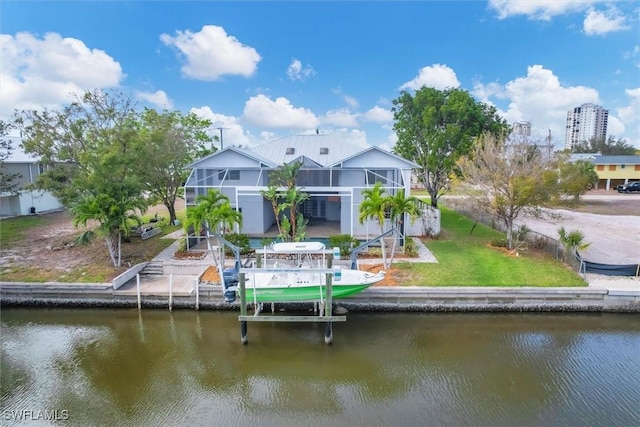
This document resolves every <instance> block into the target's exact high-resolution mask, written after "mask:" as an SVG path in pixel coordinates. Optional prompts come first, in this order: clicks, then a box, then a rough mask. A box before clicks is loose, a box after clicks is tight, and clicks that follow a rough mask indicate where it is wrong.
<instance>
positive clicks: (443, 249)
mask: <svg viewBox="0 0 640 427" xmlns="http://www.w3.org/2000/svg"><path fill="white" fill-rule="evenodd" d="M441 212H442V230H443V231H442V233H441V236H440V237H439V238H438V239H424V240H423V242H424V243H425V245H426V246H427V247H428V248H429V250H430V251H431V252H432V253H433V254H434V256H435V257H436V259H437V260H438V263H437V264H431V263H415V264H414V263H403V262H396V263H394V267H396V268H397V269H398V270H396V271H397V274H398V276H400V277H399V279H400V280H398V281H399V282H400V283H402V284H404V285H424V286H538V287H558V286H585V285H586V283H585V282H584V281H583V280H582V278H581V277H580V276H579V275H578V274H576V273H575V272H574V271H573V270H571V269H570V268H569V267H567V266H566V265H564V264H562V263H560V262H559V261H557V260H555V259H554V258H553V257H551V256H550V255H547V254H544V253H540V252H534V251H525V252H522V253H521V256H517V257H516V256H514V255H511V254H509V253H508V252H507V251H505V250H504V248H495V247H492V246H491V245H490V242H491V240H492V239H494V238H496V237H504V236H503V235H502V233H500V232H497V231H495V230H492V229H491V228H489V227H486V226H483V225H481V224H478V225H477V226H476V227H475V229H474V231H473V233H472V234H470V230H471V228H472V226H473V222H472V221H470V220H469V219H467V218H466V217H463V216H461V215H460V214H458V213H456V212H454V211H451V210H448V209H446V208H441ZM183 214H184V213H183V212H181V215H180V216H181V217H182V216H183ZM147 220H148V219H147ZM48 221H49V218H48V217H47V216H44V217H36V216H27V217H21V218H14V219H11V220H3V221H2V224H1V226H0V243H1V244H2V247H3V250H4V249H6V248H7V247H11V246H13V243H14V242H16V243H18V242H20V241H22V240H23V239H24V238H25V236H27V235H28V233H29V230H30V229H33V228H34V227H41V226H46V223H47V222H48ZM178 228H179V227H173V226H166V225H164V226H162V229H163V233H162V235H164V234H167V233H169V232H171V231H174V230H176V229H178ZM171 242H172V241H171V240H168V239H160V236H156V237H153V238H151V239H149V240H144V241H143V240H141V239H139V238H133V239H131V242H130V243H125V244H124V245H123V248H122V249H123V267H122V268H121V269H119V270H115V269H114V268H113V267H112V266H111V264H110V260H109V258H108V253H107V252H106V248H105V247H104V244H103V242H102V241H97V242H95V243H94V244H92V245H90V247H83V248H80V247H74V248H71V249H69V250H67V251H53V252H52V251H48V252H41V254H43V253H44V254H46V255H43V256H47V257H48V258H49V257H54V258H55V257H56V256H60V255H63V254H64V253H65V252H72V253H77V255H78V258H88V261H87V262H81V263H78V264H74V266H73V267H72V266H70V265H69V266H68V267H70V268H64V269H62V270H61V269H60V268H59V267H60V265H56V262H55V261H54V260H53V259H49V264H50V267H49V268H47V267H46V266H45V265H43V264H44V263H36V265H34V263H29V264H26V265H25V264H24V263H22V264H21V265H14V266H12V267H8V266H7V265H6V264H5V265H4V266H3V269H2V270H3V271H2V274H0V276H1V277H2V280H8V281H35V282H39V281H43V282H44V281H62V282H75V281H78V282H105V281H108V280H111V279H112V278H113V277H115V275H117V274H119V273H121V272H122V271H124V270H125V269H126V268H127V267H126V266H127V265H133V264H135V263H138V262H142V261H147V260H150V259H151V258H153V257H154V256H155V255H156V254H157V253H159V252H160V251H161V250H162V249H164V248H165V247H166V246H168V245H169V244H170V243H171ZM18 244H19V243H18ZM75 251H81V252H82V255H80V253H78V252H75ZM72 253H71V254H69V255H72ZM32 255H34V256H35V255H36V254H32ZM87 255H89V256H87ZM59 264H62V263H59ZM56 267H58V268H56Z"/></svg>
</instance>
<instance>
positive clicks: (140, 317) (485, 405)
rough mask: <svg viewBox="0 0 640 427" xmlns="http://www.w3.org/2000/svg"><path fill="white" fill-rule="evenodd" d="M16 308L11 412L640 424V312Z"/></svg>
mask: <svg viewBox="0 0 640 427" xmlns="http://www.w3.org/2000/svg"><path fill="white" fill-rule="evenodd" d="M237 315H238V313H237V312H217V311H200V312H195V311H190V310H176V311H174V312H173V313H170V312H168V311H165V310H143V311H142V312H138V311H137V310H129V309H120V310H110V309H22V308H20V309H18V308H3V309H2V312H1V314H0V316H1V321H2V323H1V325H2V326H1V331H0V332H1V343H2V360H1V365H0V366H1V370H0V382H1V386H2V387H1V393H2V396H1V409H2V421H1V422H0V425H3V426H5V425H6V426H11V425H37V426H43V425H53V424H55V425H76V426H92V425H100V426H102V425H110V426H111V425H118V426H181V425H185V426H187V425H188V426H235V425H241V426H245V425H247V426H248V425H261V426H272V425H277V426H300V425H304V426H308V425H312V426H314V425H326V426H341V425H345V426H376V425H379V426H389V425H402V426H405V425H406V426H408V425H412V426H413V425H431V426H440V425H455V426H463V425H467V426H555V425H558V426H585V425H588V426H638V425H640V316H638V315H631V314H627V315H622V314H618V315H616V314H562V315H561V314H557V315H556V314H430V313H411V314H389V313H375V314H371V313H368V314H362V313H349V314H348V315H347V321H346V322H344V323H336V324H334V331H333V332H334V343H333V345H330V346H329V345H325V344H324V328H323V325H322V324H309V323H299V324H289V323H250V324H249V331H248V338H249V344H248V345H246V346H243V345H242V344H241V343H240V326H239V323H238V321H237Z"/></svg>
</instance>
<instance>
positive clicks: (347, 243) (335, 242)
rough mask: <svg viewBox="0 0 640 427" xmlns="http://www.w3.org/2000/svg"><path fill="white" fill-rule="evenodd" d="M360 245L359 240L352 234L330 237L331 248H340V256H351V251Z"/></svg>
mask: <svg viewBox="0 0 640 427" xmlns="http://www.w3.org/2000/svg"><path fill="white" fill-rule="evenodd" d="M359 244H360V242H359V241H358V239H356V238H355V237H353V236H352V235H350V234H336V235H335V236H329V246H330V247H332V248H335V247H338V248H340V256H345V257H346V256H349V254H350V253H351V249H353V248H354V247H355V246H358V245H359Z"/></svg>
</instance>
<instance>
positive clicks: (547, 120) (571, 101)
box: [473, 65, 599, 146]
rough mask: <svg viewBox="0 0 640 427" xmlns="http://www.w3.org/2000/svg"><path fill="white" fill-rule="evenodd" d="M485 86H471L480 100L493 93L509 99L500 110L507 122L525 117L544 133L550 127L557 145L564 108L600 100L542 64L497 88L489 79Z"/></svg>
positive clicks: (562, 132) (561, 140)
mask: <svg viewBox="0 0 640 427" xmlns="http://www.w3.org/2000/svg"><path fill="white" fill-rule="evenodd" d="M489 86H491V88H489V89H487V88H486V87H484V86H483V85H481V84H476V85H475V86H474V92H473V93H474V95H475V96H476V97H477V98H478V99H479V100H480V101H483V102H488V103H491V104H494V103H493V102H491V100H490V99H489V98H484V97H483V96H481V95H487V94H488V95H491V94H494V95H496V97H498V96H497V95H500V96H499V97H502V98H504V99H506V100H508V102H509V104H508V107H507V108H506V110H499V112H500V114H502V116H503V117H504V118H505V119H506V120H507V122H508V123H510V124H511V123H515V122H517V121H521V120H526V121H529V122H531V124H532V126H533V128H534V129H537V130H539V131H540V133H541V134H544V135H546V133H547V130H548V129H550V130H551V134H552V138H553V142H554V144H555V145H556V146H564V137H565V127H566V118H567V111H568V110H570V109H572V108H574V107H576V106H578V105H581V104H583V103H586V102H592V103H595V104H598V103H599V97H598V92H597V91H596V90H595V89H592V88H589V87H585V86H563V85H562V84H561V83H560V80H559V79H558V77H557V76H556V75H554V74H553V72H552V71H551V70H548V69H545V68H544V67H543V66H541V65H533V66H530V67H528V69H527V75H526V76H525V77H518V78H516V79H514V80H512V81H510V82H508V83H507V84H506V85H505V86H504V87H502V88H498V87H497V86H496V83H491V84H490V85H489Z"/></svg>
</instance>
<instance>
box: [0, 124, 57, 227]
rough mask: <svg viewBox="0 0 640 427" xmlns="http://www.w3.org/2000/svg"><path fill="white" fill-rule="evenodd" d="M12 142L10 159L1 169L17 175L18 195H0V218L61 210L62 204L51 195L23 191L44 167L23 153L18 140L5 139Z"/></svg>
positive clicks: (12, 138)
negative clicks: (18, 176)
mask: <svg viewBox="0 0 640 427" xmlns="http://www.w3.org/2000/svg"><path fill="white" fill-rule="evenodd" d="M5 138H8V139H10V140H11V141H12V150H11V154H10V157H9V158H8V159H6V160H5V161H4V162H3V163H2V165H1V167H2V168H3V169H4V170H5V171H6V173H8V174H14V173H19V174H20V175H21V177H20V178H18V182H19V183H20V185H19V187H18V189H19V192H20V194H18V195H16V194H13V193H1V194H0V217H12V216H20V215H29V214H34V213H40V212H48V211H53V210H57V209H61V208H62V204H61V203H60V202H59V201H58V199H56V198H55V197H53V196H52V195H51V193H49V192H46V191H40V190H25V189H24V187H25V186H26V185H27V184H32V183H34V182H35V181H36V179H37V178H38V175H40V174H41V173H42V172H44V171H45V170H46V169H45V167H46V166H45V165H44V164H42V163H40V161H39V160H38V159H36V158H35V157H33V156H32V155H30V154H27V153H25V152H24V151H23V150H22V147H21V146H20V140H19V139H18V138H14V137H5Z"/></svg>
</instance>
